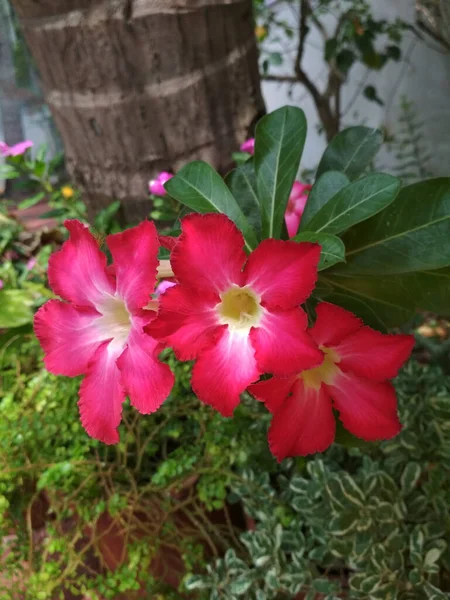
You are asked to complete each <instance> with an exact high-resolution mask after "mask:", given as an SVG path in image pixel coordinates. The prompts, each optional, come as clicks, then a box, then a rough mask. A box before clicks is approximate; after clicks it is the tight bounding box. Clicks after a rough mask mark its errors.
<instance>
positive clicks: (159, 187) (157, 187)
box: [148, 171, 173, 196]
mask: <svg viewBox="0 0 450 600" xmlns="http://www.w3.org/2000/svg"><path fill="white" fill-rule="evenodd" d="M172 177H173V175H172V173H168V172H167V171H162V172H161V173H160V174H159V175H158V177H156V179H152V180H151V181H150V182H149V184H148V189H149V192H150V193H151V194H153V195H154V196H165V195H166V193H167V192H166V190H165V189H164V184H165V183H166V181H169V179H172Z"/></svg>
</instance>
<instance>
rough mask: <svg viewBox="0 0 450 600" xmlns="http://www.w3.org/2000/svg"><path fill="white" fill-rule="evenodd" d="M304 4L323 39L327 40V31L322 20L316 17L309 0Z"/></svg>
mask: <svg viewBox="0 0 450 600" xmlns="http://www.w3.org/2000/svg"><path fill="white" fill-rule="evenodd" d="M306 4H307V6H308V10H309V14H310V15H311V21H312V22H313V23H314V25H315V26H316V27H317V29H318V30H319V32H320V35H321V36H322V37H323V39H324V40H325V41H327V40H328V33H327V30H326V29H325V27H324V25H323V23H322V21H321V20H320V19H318V18H317V16H316V14H315V12H314V10H313V9H312V8H311V4H310V3H309V0H306Z"/></svg>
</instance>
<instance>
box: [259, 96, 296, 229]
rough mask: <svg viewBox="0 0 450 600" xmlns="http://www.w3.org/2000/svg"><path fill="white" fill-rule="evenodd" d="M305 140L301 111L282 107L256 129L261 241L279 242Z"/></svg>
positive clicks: (263, 119)
mask: <svg viewBox="0 0 450 600" xmlns="http://www.w3.org/2000/svg"><path fill="white" fill-rule="evenodd" d="M305 138H306V118H305V115H304V113H303V111H302V110H300V109H299V108H296V107H293V106H285V107H283V108H280V109H278V110H276V111H275V112H273V113H271V114H269V115H267V116H265V117H263V118H262V119H261V120H260V121H259V123H258V125H257V126H256V142H255V171H256V181H257V187H258V197H259V202H260V206H261V213H262V234H263V238H279V237H280V235H281V231H282V226H283V223H284V213H285V212H286V207H287V203H288V200H289V195H290V193H291V189H292V185H293V183H294V180H295V176H296V175H297V171H298V168H299V165H300V159H301V156H302V152H303V146H304V144H305Z"/></svg>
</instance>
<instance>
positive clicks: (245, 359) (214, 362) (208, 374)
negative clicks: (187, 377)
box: [192, 325, 261, 417]
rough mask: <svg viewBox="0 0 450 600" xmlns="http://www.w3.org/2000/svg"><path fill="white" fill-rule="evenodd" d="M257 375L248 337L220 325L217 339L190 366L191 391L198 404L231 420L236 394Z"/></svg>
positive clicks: (236, 403) (237, 400)
mask: <svg viewBox="0 0 450 600" xmlns="http://www.w3.org/2000/svg"><path fill="white" fill-rule="evenodd" d="M260 375H261V373H260V371H259V370H258V368H257V365H256V360H255V356H254V350H253V347H252V345H251V343H250V339H249V337H248V335H245V334H243V333H242V332H238V331H230V330H229V329H228V327H227V326H226V325H223V326H222V335H221V337H220V339H219V340H218V341H216V342H215V343H214V344H212V345H211V346H210V347H208V348H207V349H205V350H203V351H202V352H201V353H200V356H199V358H198V360H197V362H196V363H195V365H194V369H193V371H192V389H193V390H194V393H195V394H196V395H197V396H198V398H199V399H200V400H201V401H202V402H204V403H205V404H209V405H210V406H212V407H213V408H215V409H216V410H218V411H219V412H220V413H221V414H222V415H223V416H224V417H231V415H232V414H233V411H234V409H235V408H236V406H237V405H238V404H239V400H240V398H239V396H240V394H242V392H243V391H244V390H245V389H246V388H247V386H248V385H249V384H250V383H252V382H253V381H256V380H257V379H258V377H259V376H260Z"/></svg>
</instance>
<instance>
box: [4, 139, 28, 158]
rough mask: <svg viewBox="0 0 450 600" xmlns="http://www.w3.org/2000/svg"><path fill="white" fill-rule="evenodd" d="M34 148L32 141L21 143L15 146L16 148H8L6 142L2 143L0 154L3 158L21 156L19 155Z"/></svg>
mask: <svg viewBox="0 0 450 600" xmlns="http://www.w3.org/2000/svg"><path fill="white" fill-rule="evenodd" d="M32 146H33V142H32V141H31V140H25V141H24V142H19V143H18V144H14V146H8V144H7V143H6V142H0V154H1V155H2V156H5V157H6V156H19V154H23V153H24V152H26V151H27V150H28V148H31V147H32Z"/></svg>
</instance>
